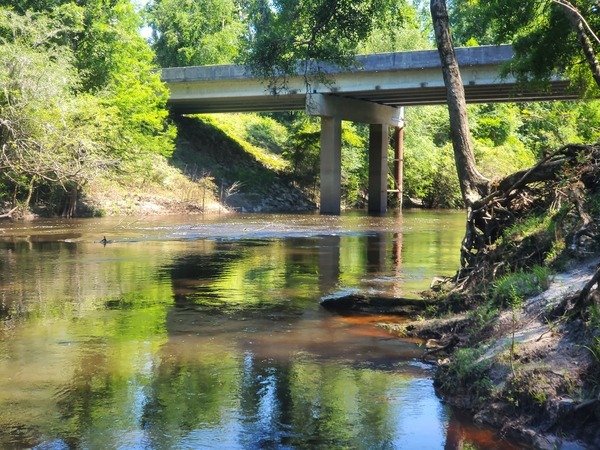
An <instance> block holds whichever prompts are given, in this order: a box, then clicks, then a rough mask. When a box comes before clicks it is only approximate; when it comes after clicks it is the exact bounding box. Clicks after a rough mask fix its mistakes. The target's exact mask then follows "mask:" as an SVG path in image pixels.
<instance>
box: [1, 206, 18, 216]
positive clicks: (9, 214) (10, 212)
mask: <svg viewBox="0 0 600 450" xmlns="http://www.w3.org/2000/svg"><path fill="white" fill-rule="evenodd" d="M18 208H19V207H18V206H15V207H14V208H13V209H11V210H10V211H8V212H6V213H4V214H0V219H12V215H13V213H14V212H15V211H16V210H17V209H18Z"/></svg>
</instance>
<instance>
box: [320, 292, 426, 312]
mask: <svg viewBox="0 0 600 450" xmlns="http://www.w3.org/2000/svg"><path fill="white" fill-rule="evenodd" d="M432 303H433V302H432V301H430V300H421V299H414V298H394V297H378V296H367V295H363V294H350V295H345V296H343V297H328V298H324V299H322V300H321V306H322V307H323V308H325V309H327V310H330V311H337V312H344V311H345V312H363V313H371V314H401V315H411V314H416V313H418V312H421V311H423V310H425V308H426V307H427V306H429V305H431V304H432Z"/></svg>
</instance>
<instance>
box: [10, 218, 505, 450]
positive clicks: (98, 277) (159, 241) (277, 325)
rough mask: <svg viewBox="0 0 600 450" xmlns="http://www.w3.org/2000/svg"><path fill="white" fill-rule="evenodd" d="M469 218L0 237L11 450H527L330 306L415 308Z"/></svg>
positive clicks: (15, 229) (406, 350)
mask: <svg viewBox="0 0 600 450" xmlns="http://www.w3.org/2000/svg"><path fill="white" fill-rule="evenodd" d="M464 226H465V225H464V213H462V212H456V211H433V212H432V211H404V212H403V213H393V212H392V213H389V214H387V215H386V216H381V217H374V216H369V215H367V214H365V213H362V212H348V213H344V214H343V215H342V216H319V215H316V214H305V215H291V214H281V215H277V214H265V215H251V214H233V215H229V214H228V215H215V216H202V215H197V216H195V215H194V216H161V217H138V218H136V217H126V218H95V219H72V220H60V219H52V220H50V219H41V220H36V221H31V222H16V223H10V222H2V223H0V448H9V449H13V448H14V449H20V448H31V447H34V448H52V449H63V448H65V449H66V448H77V449H79V448H81V449H88V448H89V449H95V448H102V449H104V448H119V449H121V448H128V449H129V448H130V449H142V448H144V449H163V448H164V449H167V448H227V449H238V448H239V449H254V448H256V449H259V448H260V449H262V448H359V449H363V448H365V449H366V448H369V449H387V448H398V449H417V448H423V449H436V448H438V449H442V448H446V449H453V448H462V447H463V446H464V445H465V444H469V445H471V447H472V448H482V449H483V448H486V449H487V448H497V449H512V448H517V447H516V446H515V445H514V444H512V443H510V442H508V441H505V440H502V439H500V438H499V437H498V436H497V435H496V433H495V432H494V431H493V430H490V429H485V428H481V427H477V426H475V425H474V424H472V423H471V422H470V421H469V420H468V419H467V418H465V416H464V415H463V414H461V413H460V412H457V411H453V410H451V409H450V408H449V407H447V406H445V405H444V404H442V403H441V401H440V400H439V398H438V397H437V396H436V395H435V392H434V389H433V385H432V380H431V370H432V369H431V367H430V366H428V365H425V364H423V363H422V362H421V359H420V356H421V354H422V352H423V348H422V343H421V342H419V341H416V340H401V339H398V338H396V337H395V336H393V335H391V334H389V333H388V332H387V331H385V330H383V329H382V328H379V327H377V326H376V323H377V322H380V321H387V322H390V321H401V320H403V319H402V318H401V317H377V316H356V315H354V316H342V315H337V314H333V313H330V312H327V311H325V310H324V309H323V308H321V307H320V306H319V301H320V300H321V299H323V298H325V297H329V296H338V295H346V294H348V293H352V292H361V293H370V294H374V295H382V296H400V297H414V298H418V297H419V292H420V291H422V290H424V289H426V288H427V287H428V286H429V282H430V281H431V279H432V277H434V276H436V275H452V274H453V273H454V272H455V271H456V269H457V268H458V253H459V246H460V240H461V238H462V236H463V233H464Z"/></svg>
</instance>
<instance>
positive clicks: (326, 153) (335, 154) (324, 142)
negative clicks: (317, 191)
mask: <svg viewBox="0 0 600 450" xmlns="http://www.w3.org/2000/svg"><path fill="white" fill-rule="evenodd" d="M320 158H321V208H320V210H321V214H340V212H341V202H342V120H341V119H338V118H337V117H326V116H323V117H321V155H320Z"/></svg>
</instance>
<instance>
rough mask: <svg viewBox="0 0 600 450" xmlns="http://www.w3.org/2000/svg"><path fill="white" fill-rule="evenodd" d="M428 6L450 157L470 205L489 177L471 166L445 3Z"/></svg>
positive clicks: (438, 0) (462, 94)
mask: <svg viewBox="0 0 600 450" xmlns="http://www.w3.org/2000/svg"><path fill="white" fill-rule="evenodd" d="M430 8H431V18H432V21H433V30H434V33H435V40H436V43H437V48H438V52H439V54H440V60H441V64H442V74H443V76H444V84H445V85H446V96H447V102H448V114H449V116H450V135H451V137H452V146H453V148H454V160H455V162H456V169H457V172H458V179H459V182H460V187H461V192H462V196H463V199H464V201H465V205H466V206H467V208H471V207H472V206H473V204H474V203H475V202H476V201H477V200H479V199H480V198H481V197H482V196H483V195H485V193H486V192H487V190H488V184H489V180H488V179H486V178H485V177H484V176H483V175H481V174H480V173H479V171H478V170H477V167H476V165H475V155H474V153H473V144H472V141H471V132H470V130H469V120H468V116H467V102H466V100H465V90H464V87H463V82H462V78H461V76H460V70H459V67H458V62H457V61H456V55H455V53H454V45H453V42H452V35H451V34H450V22H449V18H448V10H447V7H446V2H445V1H444V0H431V3H430Z"/></svg>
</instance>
